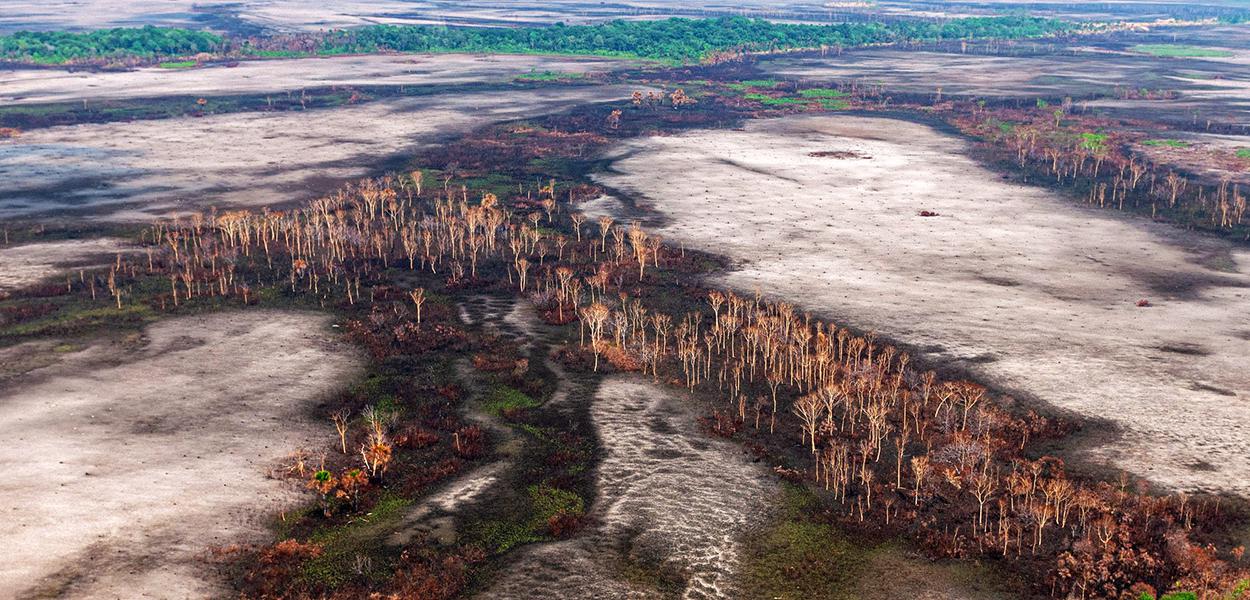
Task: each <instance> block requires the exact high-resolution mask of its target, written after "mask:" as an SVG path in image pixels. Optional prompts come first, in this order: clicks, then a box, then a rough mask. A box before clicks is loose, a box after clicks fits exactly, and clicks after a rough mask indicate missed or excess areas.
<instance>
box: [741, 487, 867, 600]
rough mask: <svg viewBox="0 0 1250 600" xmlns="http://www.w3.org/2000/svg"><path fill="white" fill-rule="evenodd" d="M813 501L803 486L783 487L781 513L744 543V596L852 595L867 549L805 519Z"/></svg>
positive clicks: (821, 596) (865, 558)
mask: <svg viewBox="0 0 1250 600" xmlns="http://www.w3.org/2000/svg"><path fill="white" fill-rule="evenodd" d="M816 502H817V499H816V497H815V496H813V495H812V493H811V492H810V491H809V490H807V489H806V488H803V487H799V486H794V485H787V486H786V487H785V490H784V499H783V506H784V509H783V511H782V516H781V517H779V518H778V520H777V521H776V522H774V523H773V524H772V525H771V526H770V527H768V528H767V529H766V530H764V531H763V532H761V533H760V534H759V535H758V536H756V537H755V538H754V539H752V540H750V541H749V542H748V543H747V551H746V568H745V569H744V571H743V575H742V581H741V584H742V592H743V596H744V597H747V598H775V599H782V600H789V599H795V600H799V599H803V598H828V599H830V600H834V599H837V600H841V599H846V600H852V599H853V598H855V593H854V591H855V590H854V584H855V582H856V581H858V579H859V576H860V574H861V573H863V571H864V568H865V566H866V565H867V562H868V553H867V551H865V550H864V549H863V548H860V547H857V546H856V545H855V544H853V543H852V542H851V541H850V540H849V539H847V538H846V537H845V536H843V535H842V534H841V533H840V532H838V531H837V530H835V529H834V528H833V527H832V526H830V525H828V524H824V523H817V522H814V521H811V520H809V519H808V518H807V517H806V515H807V514H809V513H808V512H807V511H808V510H809V509H810V508H811V507H813V506H814V505H815V504H816Z"/></svg>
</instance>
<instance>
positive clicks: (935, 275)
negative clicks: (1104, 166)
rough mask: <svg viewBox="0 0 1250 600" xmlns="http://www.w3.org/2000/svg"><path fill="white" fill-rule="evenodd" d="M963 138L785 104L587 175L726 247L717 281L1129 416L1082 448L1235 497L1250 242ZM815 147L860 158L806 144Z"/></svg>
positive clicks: (1160, 477)
mask: <svg viewBox="0 0 1250 600" xmlns="http://www.w3.org/2000/svg"><path fill="white" fill-rule="evenodd" d="M967 149H968V148H967V143H966V142H964V141H963V140H962V139H960V138H956V137H953V136H949V135H946V134H943V133H940V132H938V131H936V130H934V129H932V128H930V127H928V126H925V125H920V124H916V123H911V122H907V121H901V120H894V119H887V118H869V117H854V116H819V117H801V118H793V119H778V120H768V121H755V122H751V123H750V124H748V125H747V127H746V128H745V130H743V131H703V132H695V133H690V134H685V135H679V136H673V137H653V138H648V139H643V140H637V141H632V142H628V143H626V144H625V145H624V146H623V147H622V148H620V150H619V151H618V152H616V154H615V157H616V161H615V162H614V163H613V164H612V166H611V168H610V169H609V170H608V171H607V172H605V173H603V174H601V175H599V176H597V179H598V180H599V181H600V182H602V183H604V184H606V185H608V186H612V187H614V188H616V189H617V190H620V191H621V192H622V193H623V194H624V195H625V196H627V197H629V198H632V199H633V200H635V201H637V202H638V203H639V204H640V205H646V206H649V207H651V208H653V209H654V210H656V211H658V212H659V213H660V214H661V215H662V217H663V219H662V220H661V222H660V223H659V225H658V226H657V228H656V230H657V232H658V233H659V234H660V235H662V236H663V237H664V238H665V239H666V240H669V241H673V242H678V243H684V244H686V245H688V246H691V247H698V248H701V249H705V250H708V251H710V252H714V253H718V254H722V255H726V256H728V257H730V258H732V259H734V260H736V261H738V262H739V265H738V266H737V268H736V269H735V270H733V271H732V272H730V273H728V274H726V275H725V276H723V278H721V281H720V283H723V284H724V285H727V286H729V287H731V288H735V289H737V290H740V291H742V292H744V293H751V292H753V291H755V290H757V289H759V290H763V291H764V292H765V293H766V294H767V295H769V296H770V297H773V298H776V299H784V300H788V301H793V302H796V303H798V304H799V305H800V306H801V307H802V308H805V309H808V310H811V311H814V312H817V313H819V314H823V315H826V316H829V317H832V318H835V319H841V320H846V321H849V322H850V324H852V325H854V326H856V327H860V328H864V329H872V330H876V331H877V332H879V333H880V334H882V335H885V336H889V337H890V338H893V339H897V340H901V341H904V342H907V343H909V344H912V345H914V346H915V347H917V348H919V349H920V350H922V351H923V352H924V353H925V354H926V355H928V356H929V357H930V358H934V359H937V360H939V361H942V362H945V363H953V364H955V365H959V366H965V367H967V368H968V369H969V370H970V371H971V372H972V373H973V374H974V375H976V376H979V377H983V378H985V379H986V380H987V381H989V382H991V383H994V384H996V385H999V386H1001V387H1003V388H1005V389H1007V390H1010V391H1012V392H1013V393H1016V394H1019V395H1022V396H1026V397H1033V398H1036V399H1040V400H1041V401H1044V402H1046V403H1050V404H1053V405H1055V406H1057V407H1060V408H1062V409H1067V410H1071V411H1075V412H1077V413H1080V414H1083V415H1088V416H1091V417H1099V418H1103V419H1108V420H1110V421H1112V422H1114V423H1116V424H1118V425H1120V426H1121V427H1123V428H1124V429H1125V435H1124V436H1123V437H1121V438H1120V439H1118V440H1116V441H1114V442H1112V443H1110V444H1109V445H1106V446H1100V447H1098V448H1094V449H1091V450H1090V451H1089V453H1088V454H1087V455H1086V457H1087V458H1090V459H1093V460H1094V461H1097V462H1103V461H1105V462H1108V463H1111V464H1113V465H1114V466H1116V467H1118V468H1123V469H1127V470H1129V471H1131V472H1134V473H1136V474H1138V475H1141V476H1144V477H1148V478H1150V479H1151V480H1154V481H1157V482H1159V483H1161V484H1165V485H1167V486H1174V487H1177V488H1186V489H1204V490H1213V491H1231V492H1238V493H1246V492H1250V436H1248V435H1247V432H1248V431H1250V425H1247V418H1248V417H1250V405H1248V404H1247V401H1250V372H1247V370H1246V369H1245V357H1246V356H1250V289H1248V288H1250V276H1248V275H1247V274H1246V271H1247V270H1248V269H1250V252H1247V251H1245V250H1244V249H1236V248H1232V247H1229V246H1227V245H1225V244H1224V243H1222V242H1218V241H1214V240H1209V239H1205V238H1200V237H1197V236H1190V235H1188V234H1185V233H1182V232H1177V231H1175V230H1173V229H1171V228H1169V227H1167V226H1164V225H1152V224H1150V223H1148V222H1146V221H1143V220H1139V219H1132V218H1127V217H1124V216H1122V215H1118V214H1114V213H1111V212H1104V211H1096V210H1093V209H1084V208H1082V207H1080V206H1078V205H1075V204H1074V203H1072V202H1071V201H1069V200H1066V199H1064V198H1061V197H1059V196H1058V195H1057V194H1056V193H1054V192H1051V191H1048V190H1045V189H1040V188H1036V187H1029V186H1023V185H1016V184H1012V183H1009V182H1006V181H1004V180H1002V179H1001V178H1000V177H999V176H998V175H996V174H995V173H992V172H990V171H988V170H986V169H984V168H982V167H981V166H979V165H978V164H977V163H975V162H974V161H973V160H972V159H970V158H968V156H967V154H966V151H967ZM828 151H845V152H855V153H859V154H860V155H866V156H868V157H871V158H868V159H864V158H855V159H836V158H828V157H826V158H818V157H813V156H809V153H813V152H828ZM590 208H591V211H592V212H596V211H605V210H606V211H612V210H613V207H612V206H611V202H604V203H603V205H602V206H598V207H594V206H592V207H590ZM922 209H923V210H930V211H935V212H937V213H939V214H940V215H941V216H939V217H933V218H925V217H920V216H918V215H917V212H918V211H920V210H922ZM1141 298H1147V299H1149V300H1150V302H1151V303H1153V306H1151V307H1148V308H1139V307H1137V306H1135V303H1136V302H1137V300H1138V299H1141ZM1074 381H1075V382H1080V385H1073V382H1074Z"/></svg>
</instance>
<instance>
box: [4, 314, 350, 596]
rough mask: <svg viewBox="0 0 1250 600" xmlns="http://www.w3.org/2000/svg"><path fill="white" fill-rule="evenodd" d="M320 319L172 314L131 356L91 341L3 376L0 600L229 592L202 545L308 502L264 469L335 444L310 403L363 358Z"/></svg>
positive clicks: (258, 528)
mask: <svg viewBox="0 0 1250 600" xmlns="http://www.w3.org/2000/svg"><path fill="white" fill-rule="evenodd" d="M328 320H329V319H328V318H327V317H326V316H324V315H315V314H310V313H291V312H279V311H271V310H251V311H247V312H238V313H235V312H229V313H217V314H211V315H206V316H196V317H182V318H175V319H169V320H165V321H161V322H159V323H156V324H154V325H151V326H150V327H148V329H147V330H146V331H145V333H144V337H145V338H146V344H145V345H144V346H143V347H142V348H139V349H129V348H120V347H118V346H117V345H116V344H110V343H98V344H95V345H91V346H89V347H87V348H86V349H83V350H80V351H77V352H74V353H65V354H63V356H62V358H60V360H59V361H56V362H55V364H52V365H51V366H46V367H43V368H39V369H35V370H32V371H29V372H26V373H24V374H20V375H17V376H16V377H14V378H10V379H9V380H7V382H6V387H5V389H4V390H3V391H0V430H3V431H5V432H6V437H5V443H4V444H3V445H0V468H2V469H3V470H4V472H5V473H6V476H5V478H4V481H3V482H2V483H0V493H3V494H4V496H5V498H6V499H7V501H8V502H7V506H8V508H6V509H5V512H6V514H5V518H6V524H7V525H6V527H5V528H4V529H3V530H2V531H0V545H3V547H4V548H5V549H6V550H7V551H8V558H7V559H6V560H5V561H4V563H3V564H0V596H3V597H8V598H12V597H22V596H40V595H41V594H53V595H56V596H58V597H72V598H101V597H126V598H141V597H146V598H170V597H209V596H219V595H228V594H229V592H228V590H226V589H224V588H223V587H222V584H223V582H221V581H218V580H217V579H216V575H215V574H213V573H211V572H209V571H208V569H209V567H208V565H209V564H211V561H210V560H209V556H208V552H209V550H210V548H212V547H224V546H229V545H231V544H236V543H253V542H263V541H266V540H267V537H268V535H269V530H268V521H269V519H271V518H272V517H273V516H274V515H275V514H277V513H278V512H279V511H281V510H285V509H288V508H291V507H293V506H295V505H298V504H299V503H301V502H303V501H304V499H305V497H304V495H303V494H302V493H300V492H298V491H296V490H295V489H293V488H292V487H291V486H289V485H288V484H286V483H284V482H282V481H280V480H278V479H275V478H273V477H271V476H270V473H271V472H272V470H273V469H275V468H280V462H281V460H282V459H283V458H284V457H285V456H287V455H288V454H289V453H290V452H291V451H292V450H294V449H296V448H300V447H304V448H320V447H325V446H326V445H327V444H329V443H332V441H333V440H334V437H335V436H334V432H333V430H332V429H331V428H330V427H329V423H328V421H327V422H325V423H322V422H319V421H314V420H312V418H311V416H310V408H311V407H312V406H313V405H314V403H315V402H317V401H318V400H319V399H320V397H321V396H322V395H323V394H326V393H329V392H330V391H332V390H333V389H334V388H335V387H336V386H338V385H341V384H342V382H343V381H344V380H345V379H346V378H350V377H352V376H353V375H354V374H355V373H356V372H357V371H358V369H359V360H358V358H357V357H356V356H355V354H354V352H352V351H350V350H348V349H347V348H345V347H342V346H340V345H339V344H338V343H337V342H334V341H332V340H331V339H330V336H329V334H328V329H327V324H328Z"/></svg>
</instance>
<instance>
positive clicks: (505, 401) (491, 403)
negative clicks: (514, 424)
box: [484, 384, 539, 416]
mask: <svg viewBox="0 0 1250 600" xmlns="http://www.w3.org/2000/svg"><path fill="white" fill-rule="evenodd" d="M484 405H485V408H486V412H488V413H490V414H492V415H495V416H499V415H501V414H503V412H504V411H506V410H518V409H523V408H535V407H537V406H539V402H538V401H537V400H535V399H533V398H530V397H529V396H527V395H525V393H524V392H522V391H520V390H518V389H515V388H511V387H508V386H506V385H502V384H501V385H496V386H493V387H491V388H490V391H489V392H487V393H486V400H485V402H484Z"/></svg>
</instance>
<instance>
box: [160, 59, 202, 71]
mask: <svg viewBox="0 0 1250 600" xmlns="http://www.w3.org/2000/svg"><path fill="white" fill-rule="evenodd" d="M198 64H200V63H197V62H195V61H193V60H178V61H171V62H163V63H161V64H159V65H156V66H158V67H160V68H162V69H190V68H192V67H195V66H196V65H198Z"/></svg>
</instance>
